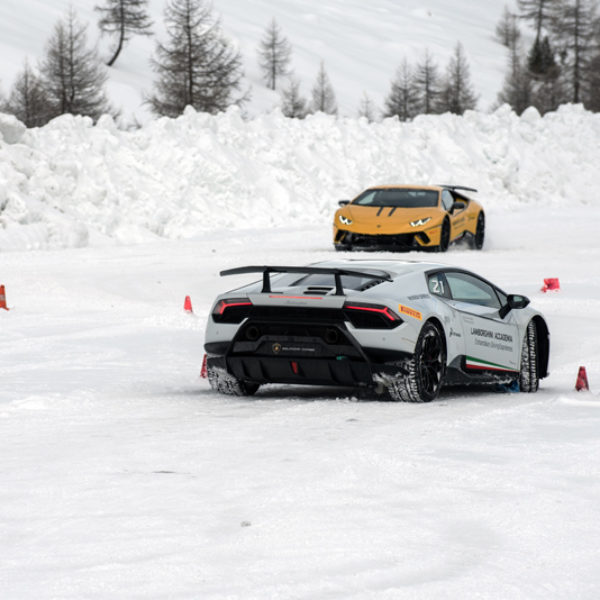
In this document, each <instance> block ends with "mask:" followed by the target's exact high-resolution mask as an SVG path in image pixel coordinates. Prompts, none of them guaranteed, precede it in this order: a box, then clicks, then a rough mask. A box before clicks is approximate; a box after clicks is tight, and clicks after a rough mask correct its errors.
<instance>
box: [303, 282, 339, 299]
mask: <svg viewBox="0 0 600 600" xmlns="http://www.w3.org/2000/svg"><path fill="white" fill-rule="evenodd" d="M333 289H334V288H333V287H332V286H326V285H309V286H308V287H307V288H306V289H305V290H304V292H303V293H304V294H309V295H310V296H314V295H315V294H317V295H321V296H324V295H325V294H328V293H329V292H331V290H333Z"/></svg>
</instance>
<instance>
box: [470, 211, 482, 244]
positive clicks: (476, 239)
mask: <svg viewBox="0 0 600 600" xmlns="http://www.w3.org/2000/svg"><path fill="white" fill-rule="evenodd" d="M484 239H485V215H484V214H483V212H480V213H479V215H478V217H477V227H476V228H475V235H474V236H473V237H472V238H471V248H473V249H474V250H481V249H482V248H483V241H484Z"/></svg>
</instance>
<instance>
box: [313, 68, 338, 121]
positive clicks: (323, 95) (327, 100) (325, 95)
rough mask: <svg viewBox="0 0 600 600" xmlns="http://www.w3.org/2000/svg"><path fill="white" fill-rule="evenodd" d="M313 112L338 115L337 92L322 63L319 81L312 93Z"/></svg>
mask: <svg viewBox="0 0 600 600" xmlns="http://www.w3.org/2000/svg"><path fill="white" fill-rule="evenodd" d="M311 96H312V103H311V109H312V111H313V112H323V113H326V114H328V115H335V114H337V104H336V101H335V92H334V91H333V87H332V85H331V82H330V81H329V77H328V76H327V73H326V71H325V65H324V63H323V61H321V67H320V69H319V72H318V74H317V79H316V81H315V84H314V86H313V88H312V91H311Z"/></svg>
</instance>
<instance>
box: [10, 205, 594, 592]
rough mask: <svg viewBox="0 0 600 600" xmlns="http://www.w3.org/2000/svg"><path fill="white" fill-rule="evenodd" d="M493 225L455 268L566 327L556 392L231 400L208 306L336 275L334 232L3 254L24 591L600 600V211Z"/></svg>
mask: <svg viewBox="0 0 600 600" xmlns="http://www.w3.org/2000/svg"><path fill="white" fill-rule="evenodd" d="M532 222H535V224H536V226H535V227H531V225H530V224H531V223H532ZM488 223H489V229H488V236H489V237H488V244H487V249H486V250H484V251H482V252H475V251H471V250H468V249H465V248H462V247H457V248H453V249H451V250H450V251H449V252H448V253H447V254H446V255H444V256H443V257H440V258H441V259H442V260H443V261H444V262H448V263H449V264H455V265H460V266H461V267H466V268H470V269H473V270H475V271H476V272H479V273H480V274H482V275H484V276H486V277H488V278H490V279H491V280H493V281H494V282H497V283H498V284H499V285H501V286H502V287H503V288H505V289H506V290H507V291H509V292H522V293H525V294H527V295H529V296H530V298H531V300H532V302H533V304H534V305H535V306H537V307H538V308H540V309H541V310H542V311H543V312H544V314H545V316H546V318H547V320H548V323H549V326H550V330H551V335H552V340H551V365H550V370H551V375H550V376H549V377H548V378H547V379H545V380H543V381H542V384H541V389H540V391H539V392H538V393H537V394H502V393H493V392H491V391H489V390H487V389H483V390H476V389H473V390H471V389H466V388H458V389H446V390H445V391H444V392H443V393H442V396H441V397H440V399H439V400H437V401H435V402H432V403H430V404H424V405H410V404H403V403H391V402H381V401H379V400H377V399H376V398H371V397H368V396H365V395H362V394H361V395H357V394H356V392H355V391H353V390H350V389H335V388H331V389H329V388H312V387H311V388H301V387H291V388H287V387H284V386H268V387H265V388H262V389H261V390H259V392H258V393H257V395H256V396H254V397H253V398H249V399H240V398H230V397H223V396H218V395H216V394H214V393H212V392H211V391H210V390H209V388H208V384H207V383H206V381H205V380H201V379H199V371H200V364H201V360H202V354H203V348H202V343H203V330H204V324H205V321H206V317H207V312H208V310H209V307H210V304H211V302H212V301H213V299H214V296H215V295H216V294H217V293H218V292H220V291H223V290H226V289H231V288H232V287H234V286H236V285H238V284H241V283H243V282H244V281H248V277H252V276H236V277H233V278H227V279H220V278H219V277H218V271H219V270H221V269H224V268H228V267H232V266H238V265H242V264H253V263H254V264H264V263H269V262H272V261H274V260H275V259H274V257H277V262H278V263H291V264H302V263H305V262H309V261H315V260H320V259H326V258H330V257H332V256H333V251H332V248H331V245H330V239H329V236H330V230H329V226H328V225H327V223H318V224H314V225H312V226H297V227H291V228H286V229H282V228H279V229H278V228H256V229H247V230H244V231H239V232H237V233H236V234H235V235H232V232H231V230H230V229H228V228H226V229H219V228H215V229H214V230H212V231H210V232H205V233H203V234H201V235H198V236H196V237H195V238H193V239H189V240H179V241H178V240H172V241H162V242H153V243H148V242H146V243H142V244H137V245H126V246H114V245H111V246H104V247H103V246H92V247H86V248H75V249H66V250H48V251H43V252H19V251H13V252H5V253H3V254H2V255H0V256H1V258H0V282H2V283H4V284H5V285H6V291H7V299H8V304H9V307H10V308H11V310H10V311H9V312H6V311H3V310H0V331H2V335H1V336H0V355H1V356H2V360H1V361H0V456H2V463H1V466H0V469H1V471H2V485H1V486H0V507H1V508H2V510H0V555H1V556H2V557H3V558H2V560H1V561H0V597H2V598H11V599H12V598H19V600H29V599H31V600H39V599H44V598H61V599H73V600H75V599H77V600H78V599H80V598H111V599H115V598H123V599H130V598H142V597H143V598H157V599H158V598H166V597H168V598H203V599H209V600H212V599H214V600H222V599H225V598H227V599H229V600H233V599H240V600H248V599H257V600H258V599H261V600H263V599H267V598H268V599H274V598H286V599H287V598H294V599H301V598H303V599H308V598H331V599H333V598H339V599H344V600H346V599H349V598H350V599H356V600H372V599H394V600H396V599H398V598H411V599H412V598H427V599H428V600H429V599H432V598H434V599H435V598H439V599H444V598H473V597H477V598H485V599H499V600H500V599H505V598H522V599H528V600H531V599H540V600H542V599H544V600H545V599H547V598H549V597H551V598H559V599H565V600H566V599H571V598H589V599H592V598H596V597H597V596H598V592H599V590H600V575H599V574H598V569H597V566H598V561H599V559H600V555H599V554H600V552H599V550H598V548H600V521H599V520H598V518H597V513H598V504H599V502H600V483H599V482H600V463H599V461H598V456H599V455H600V438H599V436H598V431H599V430H600V394H599V389H600V388H599V386H600V359H599V357H598V339H599V337H600V272H599V270H598V268H597V265H598V264H599V263H600V245H599V244H598V239H597V231H598V230H599V227H600V211H599V210H598V207H597V206H587V207H583V206H581V205H575V206H573V207H569V220H568V221H567V220H565V210H564V207H562V206H558V207H555V208H550V209H548V208H547V207H544V206H531V207H528V208H527V207H525V208H522V210H520V211H504V212H496V213H495V214H494V215H493V218H492V217H490V218H489V219H488ZM575 241H577V243H575ZM360 254H361V253H355V254H353V256H354V257H359V256H360ZM372 256H373V255H372V254H369V257H372ZM386 257H389V255H387V256H386ZM402 258H409V259H414V260H419V259H421V258H424V257H423V255H422V254H417V253H409V254H405V255H402ZM544 277H559V278H560V283H561V291H560V292H558V293H553V294H543V293H542V292H541V291H540V287H541V285H542V280H543V278H544ZM187 294H189V295H190V296H191V298H192V302H193V307H194V311H195V313H194V315H188V314H185V313H184V312H183V299H184V296H185V295H187ZM580 365H585V366H586V367H587V372H588V377H589V380H590V384H591V387H592V391H591V392H588V393H585V392H580V393H577V392H575V391H574V390H573V387H574V383H575V377H576V374H577V369H578V367H579V366H580Z"/></svg>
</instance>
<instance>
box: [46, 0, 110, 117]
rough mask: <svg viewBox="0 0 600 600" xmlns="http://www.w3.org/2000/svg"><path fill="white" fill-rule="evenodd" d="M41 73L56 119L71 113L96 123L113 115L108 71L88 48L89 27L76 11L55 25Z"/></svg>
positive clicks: (93, 51) (70, 11) (71, 11)
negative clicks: (108, 94)
mask: <svg viewBox="0 0 600 600" xmlns="http://www.w3.org/2000/svg"><path fill="white" fill-rule="evenodd" d="M40 72H41V76H42V81H43V84H44V88H45V90H46V93H47V94H48V98H49V101H50V105H51V107H50V108H51V112H52V113H53V114H52V116H57V115H62V114H65V113H71V114H73V115H87V116H89V117H92V118H93V119H94V121H96V120H97V119H98V118H99V117H100V116H101V115H102V114H104V113H109V112H113V111H112V109H111V108H110V106H109V103H108V100H107V98H106V95H105V93H104V84H105V83H106V80H107V74H106V71H105V69H104V66H103V65H102V63H101V62H100V60H99V58H98V55H97V54H96V51H95V50H94V49H88V48H86V27H85V25H80V24H79V23H78V22H77V19H76V17H75V13H74V11H73V9H71V10H69V13H68V15H67V17H66V18H65V19H63V20H61V21H59V22H58V23H57V24H56V25H55V27H54V33H53V34H52V36H51V38H50V40H49V41H48V44H47V47H46V57H45V59H44V60H43V61H42V63H41V65H40Z"/></svg>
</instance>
